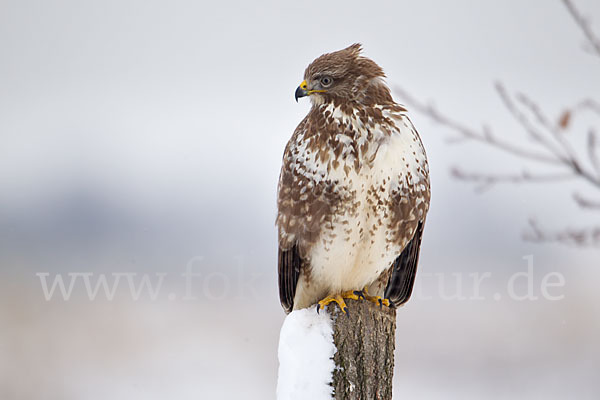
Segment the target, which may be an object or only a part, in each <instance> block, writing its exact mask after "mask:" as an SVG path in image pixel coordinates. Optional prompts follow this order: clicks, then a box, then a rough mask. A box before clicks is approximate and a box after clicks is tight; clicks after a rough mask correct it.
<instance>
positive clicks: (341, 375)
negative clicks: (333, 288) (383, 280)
mask: <svg viewBox="0 0 600 400" xmlns="http://www.w3.org/2000/svg"><path fill="white" fill-rule="evenodd" d="M347 305H348V310H349V312H348V314H343V313H342V312H341V311H340V309H339V307H337V305H335V304H331V305H329V306H328V307H327V310H328V312H329V313H330V314H331V318H332V321H333V341H334V343H335V346H336V348H337V352H336V353H335V356H334V361H335V365H336V368H335V369H334V371H333V383H332V384H333V388H334V398H335V399H336V400H342V399H343V400H371V399H378V400H379V399H388V400H389V399H391V398H392V380H393V376H394V347H395V335H396V310H395V309H393V308H389V307H385V306H384V307H381V308H380V307H379V306H377V305H375V304H374V303H371V302H368V301H354V300H347Z"/></svg>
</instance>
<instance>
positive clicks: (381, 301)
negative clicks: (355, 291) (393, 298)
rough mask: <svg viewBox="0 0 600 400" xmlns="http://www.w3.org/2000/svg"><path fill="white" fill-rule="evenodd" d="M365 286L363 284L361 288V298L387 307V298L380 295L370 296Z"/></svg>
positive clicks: (388, 303)
mask: <svg viewBox="0 0 600 400" xmlns="http://www.w3.org/2000/svg"><path fill="white" fill-rule="evenodd" d="M367 288H368V286H365V287H364V288H363V290H362V296H363V299H365V300H368V301H370V302H371V303H375V304H377V305H378V306H380V307H381V306H382V305H384V306H386V307H389V306H390V301H389V300H388V299H384V298H383V297H381V296H371V295H370V294H369V293H368V292H367Z"/></svg>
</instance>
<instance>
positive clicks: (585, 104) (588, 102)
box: [575, 99, 600, 115]
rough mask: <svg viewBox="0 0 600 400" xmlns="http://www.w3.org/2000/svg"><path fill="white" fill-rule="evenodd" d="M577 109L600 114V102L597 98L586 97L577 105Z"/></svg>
mask: <svg viewBox="0 0 600 400" xmlns="http://www.w3.org/2000/svg"><path fill="white" fill-rule="evenodd" d="M575 109H577V110H589V111H592V112H594V113H596V114H598V115H600V104H599V103H598V102H597V101H596V100H592V99H585V100H583V101H581V102H580V103H579V104H577V105H576V106H575Z"/></svg>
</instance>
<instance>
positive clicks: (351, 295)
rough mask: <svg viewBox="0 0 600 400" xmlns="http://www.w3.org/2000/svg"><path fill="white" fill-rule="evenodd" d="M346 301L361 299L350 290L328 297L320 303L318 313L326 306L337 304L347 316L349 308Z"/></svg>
mask: <svg viewBox="0 0 600 400" xmlns="http://www.w3.org/2000/svg"><path fill="white" fill-rule="evenodd" d="M344 299H352V300H359V299H360V297H359V296H358V295H357V294H356V292H355V291H353V290H349V291H347V292H344V293H340V294H337V295H335V296H327V297H325V298H324V299H323V300H321V301H319V304H318V305H317V312H318V311H319V310H322V309H324V308H325V306H327V305H328V304H329V303H332V302H336V303H337V305H338V306H339V307H340V310H342V312H343V313H344V314H347V313H348V306H347V305H346V302H345V301H344Z"/></svg>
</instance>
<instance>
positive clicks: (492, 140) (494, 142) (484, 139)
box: [394, 86, 561, 165]
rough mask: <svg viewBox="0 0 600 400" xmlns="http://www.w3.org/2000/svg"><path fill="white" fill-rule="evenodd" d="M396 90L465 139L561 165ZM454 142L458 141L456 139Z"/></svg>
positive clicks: (553, 158) (487, 129)
mask: <svg viewBox="0 0 600 400" xmlns="http://www.w3.org/2000/svg"><path fill="white" fill-rule="evenodd" d="M394 90H395V91H396V92H397V93H398V94H399V95H400V97H402V98H403V99H404V100H405V101H406V102H407V103H408V104H410V106H411V107H412V108H414V109H415V110H417V111H419V112H420V113H422V114H425V115H427V116H428V117H429V118H431V119H432V120H434V121H435V122H437V123H439V124H441V125H443V126H446V127H448V128H450V129H451V130H453V131H454V132H455V133H458V134H459V135H460V137H462V138H463V139H470V140H474V141H478V142H481V143H485V144H487V145H489V146H492V147H498V148H500V149H502V150H504V151H505V152H507V153H511V154H513V155H516V156H518V157H524V158H527V159H529V160H532V161H538V162H544V163H548V164H554V165H557V164H560V163H561V161H560V160H559V159H557V158H556V157H555V156H553V155H546V154H541V153H537V152H535V151H531V150H529V149H524V148H521V147H518V146H514V145H513V144H511V143H508V142H505V141H501V140H499V139H498V138H497V137H496V136H494V135H493V133H492V131H491V129H490V128H489V127H486V126H484V128H483V129H482V131H481V132H478V131H475V130H472V129H471V128H468V127H466V126H464V125H462V124H460V123H459V122H457V121H455V120H453V119H451V118H450V117H448V116H446V115H444V114H442V113H441V112H439V111H438V110H437V109H436V108H435V107H433V106H432V105H429V104H424V103H421V102H419V101H418V100H416V99H415V98H414V97H413V96H412V95H410V94H409V93H408V92H407V91H405V90H404V89H402V88H400V87H398V86H396V87H395V88H394ZM452 140H453V141H454V142H456V141H458V140H457V139H456V138H455V139H452Z"/></svg>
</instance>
